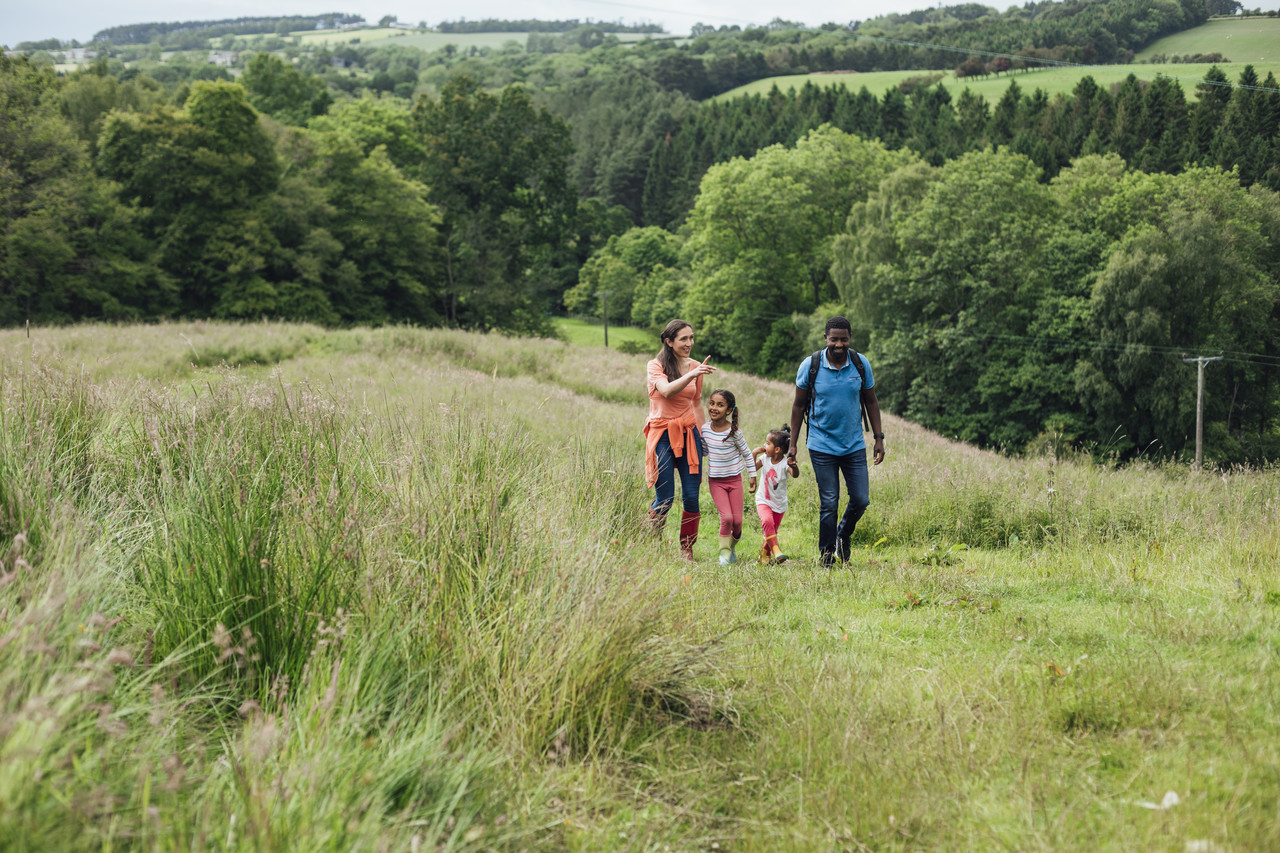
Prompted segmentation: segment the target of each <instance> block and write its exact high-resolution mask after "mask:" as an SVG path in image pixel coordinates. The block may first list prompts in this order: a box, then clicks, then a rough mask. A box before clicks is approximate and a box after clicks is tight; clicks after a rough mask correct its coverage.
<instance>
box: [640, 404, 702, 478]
mask: <svg viewBox="0 0 1280 853" xmlns="http://www.w3.org/2000/svg"><path fill="white" fill-rule="evenodd" d="M697 428H698V422H697V420H696V419H695V418H694V416H693V415H692V414H687V415H684V416H682V417H678V418H650V419H649V420H648V421H646V422H645V425H644V445H645V446H644V479H645V483H646V484H647V485H648V487H649V488H651V489H652V488H653V484H654V483H656V482H658V440H659V439H661V438H662V436H664V435H665V436H667V438H668V440H669V441H670V442H671V452H672V453H674V454H675V455H676V456H677V457H678V456H680V454H682V453H683V454H684V460H685V462H687V463H689V473H690V474H697V473H698V459H699V457H698V442H697V441H696V440H695V439H694V437H693V435H694V433H693V431H694V430H695V429H697Z"/></svg>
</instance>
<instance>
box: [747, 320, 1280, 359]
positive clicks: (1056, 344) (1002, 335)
mask: <svg viewBox="0 0 1280 853" xmlns="http://www.w3.org/2000/svg"><path fill="white" fill-rule="evenodd" d="M759 316H760V319H762V320H780V319H785V318H789V317H792V316H794V315H792V314H782V313H768V314H761V315H759ZM846 318H847V319H848V320H849V324H850V325H851V326H852V327H853V328H854V329H855V330H857V331H860V332H886V331H887V332H890V333H896V332H901V333H905V334H921V333H926V332H929V331H937V332H942V333H944V334H945V335H946V336H947V337H948V338H949V339H953V340H962V341H969V342H981V341H1007V342H1014V343H1024V344H1028V345H1036V346H1051V347H1053V348H1055V349H1059V350H1071V351H1075V352H1080V353H1084V352H1089V351H1091V350H1103V351H1109V352H1120V353H1125V352H1127V353H1134V354H1144V355H1145V354H1155V355H1162V356H1168V357H1170V358H1184V357H1186V356H1187V355H1188V353H1190V352H1195V351H1196V350H1211V351H1212V352H1214V353H1215V354H1216V355H1217V356H1219V357H1221V358H1222V359H1223V360H1225V361H1232V362H1236V363H1239V364H1252V365H1256V366H1259V367H1280V356H1275V355H1268V354H1266V353H1253V352H1244V351H1240V350H1224V349H1221V348H1220V347H1217V346H1213V345H1206V346H1199V347H1197V346H1173V345H1165V344H1146V343H1141V342H1138V341H1114V342H1110V341H1102V340H1096V339H1094V340H1086V339H1082V338H1075V337H1073V338H1059V337H1053V336H1049V335H1015V334H1010V333H1008V332H969V331H961V330H960V329H958V328H956V327H953V326H952V327H935V328H932V329H929V328H922V327H920V326H913V325H910V324H905V323H896V324H895V323H871V322H868V321H863V320H856V319H854V318H851V317H846Z"/></svg>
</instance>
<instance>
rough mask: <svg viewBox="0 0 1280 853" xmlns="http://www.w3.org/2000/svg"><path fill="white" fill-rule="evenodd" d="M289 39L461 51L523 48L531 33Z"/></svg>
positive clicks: (387, 31) (376, 32)
mask: <svg viewBox="0 0 1280 853" xmlns="http://www.w3.org/2000/svg"><path fill="white" fill-rule="evenodd" d="M289 35H290V36H298V37H299V38H300V39H301V40H302V43H303V44H304V45H321V44H346V43H348V42H350V41H351V40H352V39H355V38H358V39H360V44H362V45H368V44H371V43H375V42H380V41H383V40H385V39H395V41H394V42H393V43H394V44H397V45H402V46H404V47H416V48H419V49H421V50H439V49H440V48H442V47H444V46H445V45H446V44H452V45H456V46H458V47H460V48H469V47H492V48H498V47H502V45H504V44H506V43H507V42H508V41H513V40H514V41H516V42H518V43H519V44H520V47H522V48H523V47H524V43H525V41H526V40H527V39H528V37H529V34H528V33H435V32H423V31H420V30H401V29H396V28H392V27H369V28H367V29H360V30H305V31H301V32H296V33H290V34H289Z"/></svg>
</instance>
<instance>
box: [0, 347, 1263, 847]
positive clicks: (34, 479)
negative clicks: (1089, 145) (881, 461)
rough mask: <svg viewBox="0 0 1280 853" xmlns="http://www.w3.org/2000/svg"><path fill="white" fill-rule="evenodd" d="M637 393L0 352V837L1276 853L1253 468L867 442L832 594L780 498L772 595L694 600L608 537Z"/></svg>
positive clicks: (254, 350) (574, 384) (761, 384)
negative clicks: (783, 557) (867, 470)
mask: <svg viewBox="0 0 1280 853" xmlns="http://www.w3.org/2000/svg"><path fill="white" fill-rule="evenodd" d="M644 359H645V357H644V356H627V355H623V354H619V353H615V352H606V351H600V350H588V349H582V348H574V347H569V346H566V345H564V344H561V343H558V342H554V341H537V340H525V339H516V338H509V337H504V336H499V335H475V334H467V333H462V332H448V331H421V330H414V329H408V328H386V329H379V330H367V329H366V330H350V331H324V330H320V329H317V328H313V327H308V326H300V325H274V324H255V325H217V324H201V323H192V324H171V325H160V326H146V327H105V326H81V327H75V328H69V329H64V330H36V331H33V332H32V334H31V336H30V337H29V338H28V337H26V336H24V335H23V334H22V333H20V332H8V333H4V334H2V335H0V364H2V365H3V368H2V373H0V393H2V394H3V397H2V403H3V421H2V423H0V444H2V446H0V561H2V562H3V567H2V568H0V837H2V838H4V839H6V844H7V845H8V846H9V847H10V848H11V849H31V850H37V849H71V850H74V849H100V848H103V847H112V848H137V849H162V850H167V849H177V848H182V849H195V850H208V849H237V848H240V847H242V846H243V847H245V848H251V849H265V850H273V849H280V850H284V849H334V850H339V849H341V850H346V849H411V850H418V849H529V848H551V849H584V850H586V849H647V848H650V847H655V846H656V847H661V846H663V845H671V847H672V849H714V848H713V846H715V847H718V848H720V849H759V850H768V849H797V850H802V849H861V848H864V847H877V848H882V849H898V848H914V847H939V846H942V847H948V848H952V849H987V848H989V847H991V846H993V845H999V844H1005V845H1008V846H1011V847H1015V848H1019V849H1068V848H1074V849H1096V848H1108V847H1111V848H1115V849H1121V848H1124V847H1132V846H1134V845H1139V846H1151V845H1155V846H1157V847H1168V848H1169V849H1184V847H1185V846H1186V845H1188V844H1200V845H1202V846H1200V847H1197V848H1196V849H1203V850H1215V849H1223V850H1226V849H1233V850H1234V849H1263V848H1266V847H1268V846H1273V845H1275V844H1277V843H1280V828H1278V827H1280V818H1278V817H1277V816H1276V813H1275V805H1274V804H1275V802H1276V801H1277V797H1280V776H1278V775H1277V773H1276V770H1275V768H1276V767H1277V766H1278V763H1277V759H1278V758H1280V755H1278V754H1277V748H1276V746H1275V744H1276V742H1277V741H1278V740H1280V730H1278V729H1280V722H1278V721H1280V708H1278V707H1277V705H1276V703H1277V701H1280V700H1277V698H1276V697H1277V696H1280V683H1277V676H1276V664H1277V657H1276V655H1277V649H1280V579H1278V577H1277V570H1276V567H1277V562H1278V560H1280V538H1278V534H1277V533H1276V531H1277V529H1278V528H1280V523H1278V522H1280V519H1278V518H1277V515H1278V514H1280V486H1277V478H1276V477H1275V472H1274V470H1271V471H1237V472H1228V473H1225V474H1212V475H1210V474H1200V475H1195V474H1192V473H1189V472H1187V471H1185V470H1182V469H1173V468H1165V467H1160V466H1143V465H1137V466H1130V467H1127V468H1125V469H1117V468H1115V467H1113V466H1108V465H1105V464H1098V463H1095V462H1093V461H1090V460H1088V459H1081V458H1075V457H1064V458H1057V457H1055V456H1052V455H1048V456H1042V457H1036V458H1031V459H1011V458H1005V457H1000V456H996V455H993V454H989V453H983V452H979V451H975V450H973V449H971V448H968V447H966V446H964V445H960V444H957V443H953V442H949V441H947V440H945V439H943V438H940V437H938V436H936V435H932V434H929V433H926V432H925V431H923V430H920V429H918V428H915V427H913V426H912V425H910V424H907V423H905V422H902V421H900V420H898V419H896V418H893V417H891V416H890V417H887V418H886V432H888V433H889V453H890V457H889V460H888V461H887V462H886V463H885V465H883V466H881V467H880V468H877V469H875V471H873V474H872V489H873V507H872V510H871V511H870V512H869V513H868V515H867V517H866V520H865V521H864V523H863V525H862V526H861V528H860V530H859V534H858V538H857V540H856V542H857V546H858V547H857V550H858V554H857V555H856V556H855V559H854V560H853V561H852V562H851V564H850V565H849V566H848V567H846V568H842V569H840V570H838V571H836V572H827V571H826V570H823V569H820V568H818V567H817V566H816V564H815V561H814V560H813V559H812V555H811V554H810V553H809V552H810V550H811V549H812V543H813V540H814V538H815V529H816V494H815V491H814V487H813V482H812V478H811V476H810V474H809V471H808V470H807V466H806V469H805V471H804V472H803V473H802V477H801V479H799V480H797V481H796V482H795V483H794V486H793V487H792V492H791V500H792V510H791V512H790V513H789V515H788V517H787V520H786V523H785V524H784V528H783V537H782V538H783V545H784V547H786V549H787V550H789V551H791V552H792V553H793V555H794V556H795V559H793V560H792V561H791V563H789V564H788V565H787V566H785V567H782V568H780V569H767V568H763V567H758V566H755V565H752V564H748V563H740V564H739V565H737V566H735V567H732V568H731V569H729V570H723V569H720V568H719V567H718V566H715V565H714V553H715V548H714V538H715V525H716V519H715V515H714V511H712V509H711V503H710V501H709V500H708V499H707V498H706V496H705V494H704V496H703V503H704V510H705V512H704V523H703V541H702V542H701V543H699V545H698V547H697V553H698V556H699V557H700V558H701V562H700V563H699V564H698V565H696V566H695V567H693V568H688V567H686V566H684V565H682V564H679V563H678V562H677V561H675V559H674V556H675V555H674V550H675V549H674V546H673V545H672V543H671V542H670V541H667V542H666V543H662V542H658V541H655V540H654V539H653V537H652V535H651V534H648V533H647V532H646V530H645V528H644V526H643V524H642V523H641V519H642V518H643V515H644V509H645V506H646V504H647V502H648V500H649V496H648V493H647V492H646V490H645V489H644V486H643V482H642V476H641V470H642V469H641V451H642V438H641V434H640V426H641V424H642V422H643V417H644V412H645V408H646V403H645V397H644V388H643V378H642V377H643V363H644ZM720 386H723V387H728V388H730V389H732V390H733V391H734V392H735V393H736V394H737V396H738V401H739V407H740V409H741V412H742V416H743V428H744V431H745V432H746V433H747V437H748V440H749V441H750V442H751V444H752V445H753V446H754V445H757V444H759V443H760V442H761V441H762V440H763V437H764V433H765V431H767V430H768V429H770V428H773V427H776V426H779V425H781V424H782V423H783V422H784V421H785V420H786V419H787V418H788V416H789V410H790V389H789V388H788V386H786V385H785V384H781V383H774V382H768V381H764V380H759V379H755V378H752V377H747V376H741V375H732V374H720V375H718V376H717V377H716V378H715V380H714V381H713V382H712V383H710V384H709V386H708V390H710V388H712V387H720ZM802 458H803V454H802ZM750 517H751V513H750V512H749V513H748V519H749V522H748V533H747V536H746V539H745V541H744V542H743V547H742V548H741V549H740V550H742V551H743V552H744V553H750V552H751V551H752V550H753V549H754V546H755V544H758V536H759V532H758V525H755V527H754V528H753V527H752V524H751V521H750ZM669 539H670V532H668V540H669ZM708 543H710V544H708ZM1167 791H1175V792H1176V793H1177V794H1178V799H1179V804H1176V805H1175V804H1173V803H1172V802H1171V801H1168V799H1167V798H1164V795H1165V794H1166V792H1167ZM1162 798H1164V799H1162ZM1148 801H1149V802H1148ZM1142 803H1146V805H1148V806H1152V805H1161V806H1162V808H1161V809H1151V808H1146V807H1145V806H1144V805H1142ZM1206 845H1207V846H1206ZM1186 849H1191V848H1190V847H1187V848H1186Z"/></svg>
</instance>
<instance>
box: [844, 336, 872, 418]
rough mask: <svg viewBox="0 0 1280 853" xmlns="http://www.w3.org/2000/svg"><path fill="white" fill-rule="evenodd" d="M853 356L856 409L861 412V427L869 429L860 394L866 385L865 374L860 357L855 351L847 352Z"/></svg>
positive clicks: (865, 405)
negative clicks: (856, 386)
mask: <svg viewBox="0 0 1280 853" xmlns="http://www.w3.org/2000/svg"><path fill="white" fill-rule="evenodd" d="M849 353H850V354H851V355H852V356H853V366H854V367H856V368H858V407H859V408H860V409H861V410H862V426H863V428H864V429H868V430H869V429H871V418H869V417H867V404H866V403H864V402H862V392H863V391H864V390H866V389H865V387H864V386H865V385H866V384H867V372H866V371H865V370H864V369H863V367H862V356H861V355H859V354H858V351H857V350H853V349H851V350H849Z"/></svg>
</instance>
